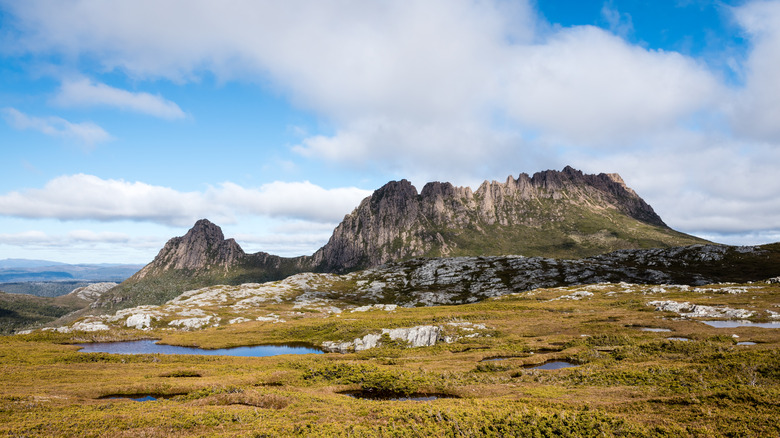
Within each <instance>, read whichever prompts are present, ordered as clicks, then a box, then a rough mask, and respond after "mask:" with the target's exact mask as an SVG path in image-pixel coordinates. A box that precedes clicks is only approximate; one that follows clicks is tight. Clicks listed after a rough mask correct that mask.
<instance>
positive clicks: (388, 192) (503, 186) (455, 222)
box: [312, 167, 703, 272]
mask: <svg viewBox="0 0 780 438" xmlns="http://www.w3.org/2000/svg"><path fill="white" fill-rule="evenodd" d="M621 225H624V227H621ZM589 228H591V229H589ZM545 239H547V240H548V241H547V242H545V241H544V240H545ZM702 242H703V241H702V240H700V239H696V238H693V237H692V236H687V235H683V234H681V233H677V232H674V231H673V230H671V229H669V228H668V227H667V226H666V224H665V223H664V222H663V220H661V218H660V217H659V216H658V215H657V214H656V213H655V211H653V209H652V207H650V206H649V205H648V204H647V203H646V202H645V201H644V200H642V198H640V197H639V196H638V195H637V194H636V193H635V192H634V191H633V190H631V189H630V188H628V187H627V186H626V184H625V182H624V181H623V179H622V178H621V177H620V176H619V175H617V174H603V173H602V174H599V175H585V174H583V173H582V172H580V171H578V170H575V169H573V168H571V167H566V168H564V169H563V171H560V172H558V171H554V170H548V171H544V172H539V173H536V174H534V175H533V177H529V176H528V175H527V174H520V175H519V177H518V178H517V179H515V178H513V177H511V176H510V177H509V178H507V180H506V182H504V183H499V182H496V181H493V182H487V181H485V182H484V183H483V184H482V185H481V186H480V187H479V188H478V189H477V190H476V191H474V192H472V190H471V189H470V188H468V187H455V186H453V185H452V184H450V183H441V182H432V183H428V184H426V185H425V186H424V187H423V189H422V191H421V192H420V193H419V194H418V193H417V190H416V189H415V187H414V186H412V184H411V183H410V182H409V181H407V180H401V181H393V182H390V183H388V184H386V185H385V186H384V187H382V188H380V189H379V190H377V191H375V192H374V194H373V195H371V196H370V197H368V198H366V199H365V200H363V201H362V202H361V204H360V206H358V207H357V208H356V209H355V211H353V212H352V213H351V214H349V215H347V216H346V217H345V218H344V220H343V221H342V222H341V224H340V225H339V226H338V227H337V228H336V230H335V231H334V233H333V236H332V237H331V239H330V240H329V241H328V243H327V244H326V245H325V246H324V247H323V248H321V249H320V250H319V251H317V252H316V253H315V254H314V255H313V256H312V259H313V265H314V266H315V267H316V268H317V270H320V271H325V272H344V271H349V270H353V269H357V268H367V267H371V266H378V265H381V264H383V263H387V262H391V261H398V260H404V259H408V258H412V257H423V256H429V257H430V256H434V257H436V256H470V255H506V254H522V255H541V256H563V257H583V256H591V255H595V254H599V253H603V252H607V251H611V250H616V249H627V248H640V247H669V246H678V245H684V244H694V243H702Z"/></svg>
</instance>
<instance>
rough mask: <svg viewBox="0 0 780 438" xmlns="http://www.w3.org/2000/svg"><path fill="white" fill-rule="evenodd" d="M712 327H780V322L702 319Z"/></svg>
mask: <svg viewBox="0 0 780 438" xmlns="http://www.w3.org/2000/svg"><path fill="white" fill-rule="evenodd" d="M702 322H703V323H705V324H707V325H708V326H711V327H717V328H735V327H761V328H780V322H753V321H741V320H735V319H732V320H728V321H702Z"/></svg>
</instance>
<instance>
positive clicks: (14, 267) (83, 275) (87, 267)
mask: <svg viewBox="0 0 780 438" xmlns="http://www.w3.org/2000/svg"><path fill="white" fill-rule="evenodd" d="M142 267H143V265H136V264H77V265H70V264H66V263H58V262H52V261H47V260H25V259H5V260H0V283H12V282H13V283H17V282H41V281H89V282H95V281H117V282H120V281H124V280H125V279H127V278H128V277H130V276H131V275H133V274H135V273H136V272H138V270H139V269H141V268H142ZM0 289H1V288H0ZM68 292H69V291H68ZM66 293H67V292H66Z"/></svg>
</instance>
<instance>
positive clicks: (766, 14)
mask: <svg viewBox="0 0 780 438" xmlns="http://www.w3.org/2000/svg"><path fill="white" fill-rule="evenodd" d="M734 13H735V17H736V19H737V21H738V23H739V24H740V25H741V26H742V27H743V28H744V29H745V31H746V32H747V34H748V35H749V36H750V40H751V43H752V48H751V51H750V53H749V57H748V59H747V62H746V63H745V66H744V70H745V71H744V72H743V74H744V76H745V86H744V88H741V89H737V90H735V92H734V95H733V96H732V99H733V102H730V103H729V105H728V106H729V107H730V108H729V110H730V115H731V118H732V124H733V127H734V129H735V131H737V133H738V134H739V135H741V136H743V137H746V138H749V139H755V140H760V141H768V142H780V123H778V120H780V81H778V80H777V78H778V72H780V55H778V54H780V2H768V1H756V2H752V3H748V4H746V5H744V6H742V7H740V8H736V9H734Z"/></svg>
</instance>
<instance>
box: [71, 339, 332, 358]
mask: <svg viewBox="0 0 780 438" xmlns="http://www.w3.org/2000/svg"><path fill="white" fill-rule="evenodd" d="M157 342H158V341H155V340H149V339H146V340H142V341H124V342H93V343H89V344H77V345H78V346H79V347H81V350H79V351H80V352H82V353H113V354H199V355H204V356H244V357H266V356H278V355H281V354H322V351H321V350H318V349H315V348H311V347H304V346H300V345H257V346H253V347H235V348H219V349H215V350H208V349H204V348H197V347H181V346H178V345H165V344H158V343H157Z"/></svg>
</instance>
